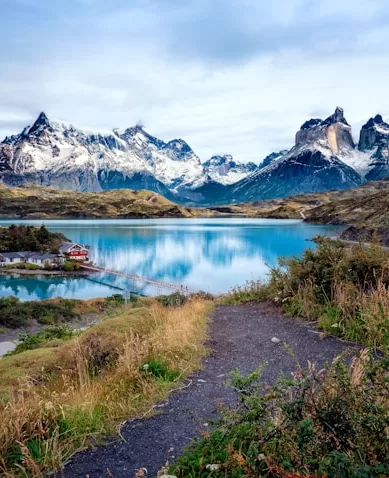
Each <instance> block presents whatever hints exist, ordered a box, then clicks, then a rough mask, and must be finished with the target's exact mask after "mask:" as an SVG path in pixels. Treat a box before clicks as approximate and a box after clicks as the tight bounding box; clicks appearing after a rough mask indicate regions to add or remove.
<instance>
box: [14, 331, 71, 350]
mask: <svg viewBox="0 0 389 478" xmlns="http://www.w3.org/2000/svg"><path fill="white" fill-rule="evenodd" d="M73 335H74V332H73V331H72V330H70V329H68V328H67V327H64V326H58V327H50V328H47V329H44V330H42V331H41V332H38V333H36V334H23V335H21V336H20V337H19V343H18V345H17V346H16V348H15V349H14V350H12V352H9V353H8V354H7V355H15V354H19V353H21V352H24V351H26V350H34V349H37V348H40V347H45V346H47V344H48V343H49V342H50V341H53V340H62V341H63V340H69V339H70V338H72V337H73Z"/></svg>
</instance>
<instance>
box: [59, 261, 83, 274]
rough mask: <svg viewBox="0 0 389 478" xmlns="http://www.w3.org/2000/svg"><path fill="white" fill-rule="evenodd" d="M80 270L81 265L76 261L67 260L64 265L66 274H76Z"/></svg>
mask: <svg viewBox="0 0 389 478" xmlns="http://www.w3.org/2000/svg"><path fill="white" fill-rule="evenodd" d="M79 269H80V264H79V263H78V262H76V261H70V260H66V261H65V262H64V264H63V270H64V271H66V272H74V271H78V270H79Z"/></svg>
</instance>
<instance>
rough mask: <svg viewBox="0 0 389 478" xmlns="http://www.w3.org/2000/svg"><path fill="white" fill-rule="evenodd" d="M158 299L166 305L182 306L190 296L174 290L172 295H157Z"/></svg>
mask: <svg viewBox="0 0 389 478" xmlns="http://www.w3.org/2000/svg"><path fill="white" fill-rule="evenodd" d="M156 300H157V301H158V302H159V303H161V304H162V305H164V306H165V307H181V306H182V305H184V304H185V303H186V302H187V301H188V298H187V297H186V296H185V295H182V294H180V293H179V292H174V294H170V295H160V296H158V297H156Z"/></svg>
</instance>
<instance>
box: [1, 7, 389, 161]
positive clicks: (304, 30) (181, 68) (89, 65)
mask: <svg viewBox="0 0 389 478" xmlns="http://www.w3.org/2000/svg"><path fill="white" fill-rule="evenodd" d="M2 3H3V4H2V29H0V42H1V45H2V48H1V50H0V69H1V72H2V74H1V76H0V135H2V136H4V135H6V134H11V133H15V132H17V130H19V129H21V127H22V126H24V124H27V123H29V122H31V121H33V120H34V116H36V115H37V114H38V113H39V112H40V111H41V110H45V111H46V112H47V113H48V114H49V115H51V116H53V117H56V118H61V119H64V120H67V121H71V122H73V123H75V124H77V125H81V126H82V125H87V126H90V127H93V128H104V129H107V128H114V127H120V128H124V127H127V126H130V125H132V124H135V123H136V122H137V121H138V120H139V118H142V120H143V121H144V122H145V124H146V127H147V129H148V130H149V131H150V133H152V134H155V135H158V136H160V137H162V138H163V139H171V138H174V137H184V139H186V140H187V141H188V142H189V144H191V146H192V147H193V148H194V149H195V151H196V152H197V153H198V154H199V155H200V156H201V157H202V159H204V160H205V159H207V158H208V157H210V156H211V155H212V154H216V153H221V152H230V153H232V154H233V155H234V156H235V157H236V158H237V159H239V160H242V161H249V160H254V161H256V162H258V161H260V160H261V159H262V158H263V157H264V156H266V155H267V154H268V153H270V152H272V151H273V150H277V149H282V148H287V147H290V146H291V145H292V144H293V140H294V134H295V132H296V130H297V129H298V128H299V126H300V125H301V124H302V123H303V122H304V121H305V120H306V119H308V118H310V117H312V116H314V117H317V116H319V117H325V116H327V115H329V114H331V113H332V111H333V110H334V108H335V106H337V105H340V106H343V107H344V108H345V113H346V117H347V119H348V121H349V122H350V123H351V124H355V125H358V126H359V125H360V124H361V123H362V122H365V121H366V120H367V119H368V118H369V117H370V116H372V115H374V114H376V113H378V112H380V113H381V114H383V115H384V117H385V116H386V118H388V116H389V95H388V89H389V87H388V86H387V82H386V80H385V78H386V77H387V74H388V71H389V58H388V55H387V48H386V46H387V45H388V44H389V29H388V28H387V27H388V23H389V5H388V4H387V3H386V1H385V2H384V1H381V0H371V1H370V2H369V4H366V2H362V1H361V0H358V1H357V0H353V1H351V0H344V1H342V2H339V1H338V0H336V1H335V0H326V1H325V2H317V1H314V0H274V1H273V2H271V3H269V2H267V3H264V2H258V1H257V0H224V1H221V0H207V1H206V0H186V1H185V2H176V1H175V0H174V1H173V0H132V1H131V2H127V1H125V0H111V1H110V2H107V1H102V0H68V1H67V2H55V1H48V0H41V1H39V0H3V2H2ZM357 133H358V132H357V131H355V132H354V135H355V136H357Z"/></svg>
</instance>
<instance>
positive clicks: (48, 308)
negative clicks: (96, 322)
mask: <svg viewBox="0 0 389 478" xmlns="http://www.w3.org/2000/svg"><path fill="white" fill-rule="evenodd" d="M74 306H75V302H74V301H71V300H70V301H67V300H64V299H62V300H61V301H58V302H38V301H27V302H20V300H19V299H17V298H16V297H6V298H3V299H1V298H0V325H2V326H4V327H9V328H17V327H23V326H26V325H28V324H29V323H30V322H31V321H33V320H35V321H37V322H39V323H41V324H46V325H49V324H52V325H54V324H58V323H61V322H68V321H70V320H73V319H76V318H79V317H80V316H79V314H76V313H75V312H73V309H74Z"/></svg>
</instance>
